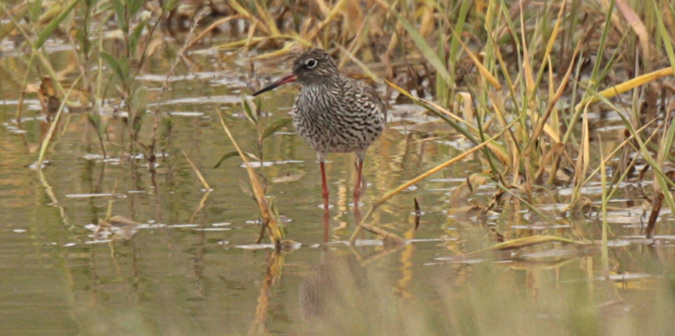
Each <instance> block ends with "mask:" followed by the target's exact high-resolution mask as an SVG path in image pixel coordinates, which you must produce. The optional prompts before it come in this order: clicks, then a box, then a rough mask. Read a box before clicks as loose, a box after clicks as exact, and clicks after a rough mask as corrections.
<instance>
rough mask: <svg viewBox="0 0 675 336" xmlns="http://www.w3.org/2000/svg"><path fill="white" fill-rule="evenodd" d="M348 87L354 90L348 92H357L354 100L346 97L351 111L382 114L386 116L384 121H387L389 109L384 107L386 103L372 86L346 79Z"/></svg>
mask: <svg viewBox="0 0 675 336" xmlns="http://www.w3.org/2000/svg"><path fill="white" fill-rule="evenodd" d="M346 81H347V83H346V87H352V88H354V90H346V91H347V92H355V97H353V98H354V99H349V98H350V97H345V99H346V100H347V102H348V103H349V104H350V105H353V106H350V109H351V110H354V111H356V110H360V111H362V112H364V113H382V114H384V120H385V122H386V121H387V109H386V108H385V106H384V103H383V102H382V100H381V99H380V96H379V95H378V94H377V91H376V90H375V88H373V87H372V86H371V85H370V84H367V83H365V82H362V81H358V80H355V79H352V78H347V79H346Z"/></svg>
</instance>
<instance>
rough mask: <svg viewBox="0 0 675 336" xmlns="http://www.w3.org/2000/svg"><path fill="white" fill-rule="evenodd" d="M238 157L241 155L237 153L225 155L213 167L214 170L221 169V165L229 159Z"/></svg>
mask: <svg viewBox="0 0 675 336" xmlns="http://www.w3.org/2000/svg"><path fill="white" fill-rule="evenodd" d="M238 155H239V153H237V151H232V152H229V153H225V155H223V156H221V157H220V160H218V163H216V165H215V166H213V168H214V169H215V168H218V167H220V165H221V164H222V163H223V162H224V161H225V160H227V159H229V158H232V157H235V156H238Z"/></svg>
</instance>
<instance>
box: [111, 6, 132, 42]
mask: <svg viewBox="0 0 675 336" xmlns="http://www.w3.org/2000/svg"><path fill="white" fill-rule="evenodd" d="M110 2H111V3H112V5H113V8H115V15H117V22H119V26H120V29H122V32H123V33H124V34H125V35H126V34H127V33H128V32H129V22H127V15H126V11H125V10H124V5H123V4H122V1H121V0H110Z"/></svg>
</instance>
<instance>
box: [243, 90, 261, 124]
mask: <svg viewBox="0 0 675 336" xmlns="http://www.w3.org/2000/svg"><path fill="white" fill-rule="evenodd" d="M241 105H242V107H243V108H244V113H245V114H246V118H247V119H248V120H249V121H250V122H252V123H254V124H256V125H257V124H258V119H256V118H255V115H254V114H253V110H254V109H255V105H253V103H252V102H251V101H250V100H248V98H246V97H244V96H241Z"/></svg>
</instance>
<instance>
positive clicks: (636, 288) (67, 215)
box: [0, 52, 675, 335]
mask: <svg viewBox="0 0 675 336" xmlns="http://www.w3.org/2000/svg"><path fill="white" fill-rule="evenodd" d="M59 56H60V57H65V56H64V54H63V53H62V52H57V53H55V57H56V59H57V60H58V57H59ZM13 57H14V56H12V57H5V58H0V67H3V68H5V69H10V70H11V71H17V72H18V73H21V72H20V71H19V70H17V69H16V65H15V63H14V61H15V59H14V58H13ZM205 57H206V56H205ZM201 61H202V63H203V64H205V65H206V64H210V65H211V67H213V68H209V69H205V70H204V71H203V72H200V73H196V74H194V76H183V77H180V80H175V81H172V82H171V84H170V85H171V86H170V91H169V92H168V93H167V94H166V95H164V96H162V95H161V91H160V90H159V88H160V87H161V84H162V82H163V73H165V72H163V71H167V65H166V64H153V66H151V67H150V68H151V69H153V70H152V71H153V73H152V74H146V75H144V76H143V77H142V78H141V83H142V84H143V85H144V86H145V87H146V90H147V100H148V103H149V107H150V108H151V109H152V108H154V104H156V103H157V102H159V105H160V106H161V113H163V114H170V115H171V116H172V119H173V122H174V125H173V132H172V133H171V134H170V135H169V134H167V133H166V132H162V133H161V136H160V143H159V151H160V153H162V154H163V155H162V157H161V158H160V159H159V165H158V167H157V169H156V170H155V171H154V172H153V171H151V170H149V169H148V168H147V162H146V161H145V160H144V159H143V157H142V156H140V157H138V158H136V159H134V158H131V157H129V154H128V153H127V152H126V149H127V148H128V147H127V145H126V138H125V135H123V133H122V131H121V130H122V129H123V127H122V125H121V123H122V122H121V120H120V119H119V118H115V117H114V116H112V115H111V114H110V113H104V114H103V115H104V119H105V120H106V122H107V123H108V125H109V126H108V136H109V137H110V139H109V140H106V142H105V143H106V151H107V154H108V157H106V158H104V157H103V156H102V152H101V150H100V147H99V144H98V140H97V138H96V136H95V132H94V130H93V128H91V126H90V125H89V124H88V121H87V118H86V115H85V114H83V113H81V112H79V113H69V114H66V115H65V116H64V119H63V124H62V125H63V126H62V128H61V129H59V130H58V131H57V136H56V139H55V141H53V147H52V148H51V149H50V150H49V151H48V154H47V160H48V161H49V164H48V165H47V166H46V167H45V168H44V169H42V170H33V169H30V168H28V166H29V165H30V164H32V163H33V162H35V160H36V157H37V151H38V150H39V145H38V143H39V139H40V130H41V123H42V121H41V120H40V119H36V118H33V117H34V116H37V115H39V109H40V105H39V103H38V102H37V101H35V100H34V97H33V96H30V95H29V96H28V98H29V99H30V100H29V101H28V104H27V105H26V106H27V107H28V108H29V109H30V110H29V111H28V112H27V113H26V116H28V118H25V119H24V121H23V123H22V125H21V127H19V126H18V125H17V124H16V123H15V122H14V114H15V111H16V108H17V99H18V90H19V87H17V85H18V84H17V83H16V82H11V81H3V82H1V84H0V92H2V93H0V123H1V124H2V126H1V127H0V158H1V160H0V202H1V203H0V207H1V211H0V269H1V273H2V277H0V293H1V294H0V297H1V299H0V311H1V312H2V313H1V314H0V316H1V317H0V323H1V324H2V326H3V333H6V334H49V335H58V334H64V335H68V334H85V335H130V334H133V335H184V334H185V335H192V334H200V335H210V334H246V333H263V332H270V333H282V334H285V333H300V334H306V333H311V334H323V333H332V334H345V333H350V331H354V330H359V331H360V332H361V333H363V334H412V333H420V334H424V333H446V334H448V333H450V334H452V333H462V334H466V333H469V334H495V333H497V334H503V333H501V332H499V331H502V330H509V332H507V334H533V335H534V334H541V333H542V332H546V331H550V330H558V331H560V334H577V333H576V331H578V330H577V329H575V328H579V327H580V326H582V327H584V328H587V329H585V330H588V331H590V332H593V331H600V330H604V331H603V333H607V334H625V335H630V334H634V333H636V332H638V331H640V332H644V333H645V334H661V332H663V331H665V330H668V329H666V328H669V327H672V323H673V322H672V321H671V319H670V318H668V316H672V313H673V310H674V309H673V305H672V303H673V302H674V301H673V296H672V294H673V283H674V282H673V273H672V271H673V264H674V263H673V261H674V259H675V230H674V228H675V227H674V226H673V220H672V216H671V215H670V213H669V211H668V208H667V207H666V206H664V209H663V212H662V219H661V220H660V221H659V223H658V229H657V236H656V240H655V241H653V243H654V244H650V243H652V241H645V239H644V235H643V234H642V230H643V227H642V224H641V221H646V218H645V217H644V215H643V207H642V202H643V200H642V197H641V196H640V193H641V192H642V191H648V190H649V188H651V184H650V183H649V182H643V183H642V185H641V186H638V185H637V184H635V183H627V184H626V185H624V186H622V187H621V189H620V191H619V194H618V195H617V196H615V198H616V199H619V201H613V202H612V203H611V204H610V205H611V207H612V208H610V214H609V215H610V216H609V217H610V218H609V222H610V224H611V226H612V235H611V236H610V240H611V244H610V245H611V248H610V255H609V257H610V265H609V266H610V271H611V275H612V276H611V277H610V278H609V279H605V278H604V277H602V276H601V275H602V274H601V272H600V270H601V260H600V250H599V248H598V247H592V246H590V247H589V246H580V247H577V246H574V245H571V246H567V247H565V246H563V245H561V244H552V243H550V244H547V245H542V246H534V247H530V248H523V249H518V250H515V251H513V250H512V251H503V252H499V253H494V254H493V253H488V254H475V255H474V254H467V253H469V252H471V251H476V250H479V249H481V248H486V247H490V246H493V245H495V244H496V243H497V241H498V240H499V239H500V236H504V237H503V238H504V239H513V238H518V237H526V236H530V235H555V236H561V237H568V238H577V239H578V240H579V241H582V240H598V239H599V237H600V225H599V222H598V221H596V220H595V215H596V211H597V205H598V204H599V198H600V193H601V189H600V184H599V182H597V181H594V182H591V183H590V184H589V185H588V188H586V189H584V190H583V193H584V195H585V196H586V197H588V198H589V200H591V204H592V206H591V207H590V208H589V209H588V211H587V215H586V216H583V215H578V216H572V215H568V214H560V213H558V214H556V209H557V210H560V209H562V208H564V207H565V206H566V204H567V203H566V202H568V201H569V195H570V191H571V189H569V188H567V187H562V188H560V189H559V190H556V191H555V192H554V193H553V194H546V193H544V194H541V195H538V196H537V197H538V200H539V201H540V204H539V206H538V207H539V208H540V209H542V211H544V212H545V213H546V214H547V215H549V216H552V217H553V218H555V220H556V223H555V224H553V223H549V222H547V221H545V220H542V219H541V218H539V216H537V215H534V214H533V213H532V212H530V211H528V210H527V209H526V208H525V207H524V206H522V204H521V205H519V206H516V205H515V204H514V202H513V201H508V202H505V203H504V205H503V206H501V207H498V208H496V209H494V211H491V212H489V213H487V214H485V215H480V214H479V213H478V211H475V209H472V205H473V204H474V203H472V202H479V203H481V204H487V203H489V201H490V200H491V198H492V196H493V194H494V193H495V191H496V189H495V188H494V186H492V185H489V184H486V185H482V186H480V187H478V188H476V190H475V192H474V193H473V194H472V195H471V196H470V198H471V200H472V201H469V196H468V195H469V194H468V192H467V191H466V189H462V188H461V187H460V186H461V185H462V183H464V181H465V179H466V178H467V177H468V176H470V175H471V174H475V173H479V172H481V170H482V167H483V166H482V164H481V162H480V158H479V157H478V156H475V157H470V158H469V159H467V160H464V161H463V162H461V163H459V164H456V165H453V166H450V167H449V168H446V169H444V170H442V171H441V172H439V173H437V174H436V175H434V176H433V177H432V178H431V179H429V180H426V181H423V182H421V183H419V184H418V185H415V186H414V187H411V188H409V189H408V190H406V191H404V192H403V193H402V194H401V195H399V196H397V197H395V198H394V199H392V200H391V201H389V202H387V203H386V204H385V205H383V206H382V207H380V208H379V209H378V210H377V211H376V212H375V214H374V216H373V217H372V219H373V223H374V224H375V225H377V226H379V227H381V228H384V229H386V230H388V231H390V232H393V233H396V234H398V235H400V236H402V237H405V238H406V239H410V240H411V243H409V244H406V245H403V246H384V245H382V244H381V243H380V241H379V240H376V239H373V238H374V237H373V236H371V235H369V234H366V235H363V236H362V237H361V240H359V244H357V247H349V246H348V245H347V244H346V240H347V239H348V238H349V237H350V235H351V233H352V231H353V228H354V216H353V214H352V211H353V204H352V200H351V192H352V188H353V185H354V182H355V179H356V172H355V170H354V164H353V159H354V158H353V156H350V155H331V156H329V158H328V159H329V163H328V165H327V171H328V177H329V188H330V192H331V199H330V200H331V206H332V208H331V209H330V211H331V212H330V215H331V216H330V230H329V233H328V238H329V239H328V242H326V241H324V229H323V224H322V213H323V210H322V209H321V204H322V201H321V192H320V190H321V186H320V179H319V168H318V164H317V162H316V158H315V154H314V153H313V151H312V150H311V149H310V148H309V146H308V145H306V144H305V143H304V142H303V141H302V140H301V139H300V138H299V137H298V136H297V135H296V134H294V132H293V131H292V129H291V128H288V129H283V131H282V132H279V133H277V134H276V135H274V136H272V137H270V138H268V139H267V140H266V141H265V142H264V146H263V152H264V163H263V164H262V167H258V168H256V169H257V171H259V172H260V173H262V174H263V175H264V176H265V178H266V180H267V182H268V185H269V186H268V194H269V199H270V200H271V201H272V202H273V203H274V205H275V208H276V209H277V210H278V212H279V215H280V218H281V219H282V223H283V226H284V229H285V231H286V236H287V238H288V239H291V240H293V241H296V242H298V243H300V244H301V245H299V248H298V249H296V250H294V251H292V252H289V253H282V254H278V253H275V252H273V250H272V249H270V248H269V245H267V244H266V243H267V242H268V241H267V240H264V241H263V243H264V244H258V245H256V244H254V243H255V240H256V238H257V237H258V234H259V232H260V220H259V219H260V216H259V211H258V207H257V205H256V203H255V201H254V200H253V198H252V196H251V195H250V191H249V190H248V189H249V188H250V187H249V183H248V177H247V174H246V170H245V169H244V168H243V166H242V164H241V160H240V159H239V158H238V157H234V158H230V159H228V160H226V161H224V163H223V164H222V165H221V166H220V167H219V168H217V169H214V168H213V166H214V165H215V164H216V162H218V160H219V158H220V157H221V156H222V155H223V154H225V153H227V152H230V151H232V150H233V149H234V148H233V146H232V144H231V143H230V141H229V140H228V139H227V137H226V135H225V133H224V132H223V129H222V127H221V126H220V123H219V118H218V114H217V111H216V108H215V107H216V106H217V107H218V108H219V109H220V110H222V111H223V112H224V115H225V120H226V123H227V124H228V125H229V127H230V128H231V129H232V130H233V133H234V136H235V138H236V139H237V141H238V142H239V143H240V145H242V146H243V147H244V150H245V151H247V152H254V153H255V152H256V151H257V149H256V145H255V143H256V141H257V133H256V130H255V128H254V127H253V126H252V125H251V123H249V122H248V121H247V120H246V119H245V117H244V114H243V112H242V109H241V107H240V94H241V93H242V92H248V90H247V89H246V86H245V85H246V84H245V83H246V80H245V78H244V79H242V77H240V76H235V75H234V74H236V73H238V70H237V69H236V68H235V69H234V70H233V69H221V68H218V66H217V65H213V64H215V63H214V62H211V61H210V60H209V59H206V58H202V59H201ZM12 69H14V70H12ZM295 92H296V90H295V89H294V88H293V87H290V86H289V87H285V88H284V89H281V90H277V91H275V92H272V93H270V94H268V95H267V96H266V97H265V98H263V99H262V104H263V105H262V106H263V110H264V111H265V112H266V113H267V115H266V116H265V118H264V120H265V121H264V122H265V123H267V124H269V123H271V122H273V121H274V120H277V119H279V118H282V117H285V116H287V112H288V110H289V108H290V106H291V103H292V100H293V97H294V94H295ZM110 103H111V104H112V102H110ZM392 111H395V112H392V113H394V114H393V115H392V116H391V119H390V120H393V122H391V123H390V124H389V127H388V129H387V131H386V132H385V134H384V135H383V137H382V138H381V140H380V141H378V142H377V144H375V145H374V146H373V147H372V148H371V150H370V151H369V152H368V155H367V159H366V165H365V168H364V176H365V179H366V180H367V182H368V187H367V189H366V193H365V195H364V196H363V197H362V201H363V202H364V204H362V205H361V210H362V212H363V211H364V210H367V209H368V207H369V206H368V204H370V203H371V202H372V201H374V200H375V199H376V198H377V197H379V196H380V195H382V194H383V193H384V192H386V191H388V190H391V189H393V188H395V187H397V186H398V185H400V184H402V183H404V182H406V181H408V180H410V179H411V178H413V177H415V176H417V175H419V174H420V173H422V172H424V171H426V170H428V169H430V168H432V167H434V166H436V165H438V164H439V163H442V162H444V161H446V160H448V159H450V158H452V157H454V156H456V155H458V154H460V153H461V152H463V151H464V150H466V149H467V148H470V147H471V146H470V144H469V143H467V142H466V141H464V140H463V139H462V138H461V137H460V136H459V135H457V134H455V133H454V132H452V131H450V130H449V129H448V128H447V127H445V126H443V124H439V123H432V124H427V123H428V122H435V120H434V119H433V118H430V117H426V116H424V115H423V114H422V113H421V112H420V109H419V108H417V107H414V106H409V105H402V106H398V107H397V108H395V109H392ZM145 119H146V121H145V124H144V127H145V128H144V131H143V134H144V136H143V140H142V142H143V143H145V144H147V143H149V139H150V136H149V134H151V130H152V127H151V125H152V116H151V115H147V116H146V118H145ZM594 120H596V121H595V122H597V125H603V127H610V126H607V120H611V122H610V123H614V124H613V125H617V124H616V120H613V119H612V118H603V117H601V116H594ZM606 131H607V132H610V129H609V128H607V129H606ZM604 140H605V141H604V142H605V143H606V144H607V147H608V148H611V147H612V146H615V145H616V144H617V143H618V142H617V141H615V140H612V139H611V138H610V139H609V140H608V139H604ZM181 151H185V153H186V154H187V155H188V156H189V158H190V160H192V162H193V163H194V164H195V165H196V166H197V167H198V169H199V170H200V171H201V173H202V174H203V175H204V177H205V179H206V181H207V182H208V183H209V184H210V186H211V188H212V190H205V189H204V187H203V186H202V184H201V183H200V182H199V180H198V179H197V177H196V175H195V173H194V172H193V170H192V168H191V167H190V165H189V164H188V162H187V160H186V159H185V156H184V155H183V154H182V152H181ZM607 152H608V151H605V153H607ZM141 153H144V151H143V150H141ZM146 154H147V152H146ZM130 160H135V165H132V164H131V163H130ZM132 166H135V167H132ZM257 166H260V164H257ZM592 166H593V165H592ZM636 190H637V191H638V192H636ZM413 198H417V199H418V201H419V202H420V204H421V208H422V211H423V215H422V217H421V220H420V226H419V229H417V230H415V229H414V226H415V216H414V206H413ZM111 201H112V202H113V203H112V215H114V216H121V217H123V218H126V219H129V220H131V221H133V223H131V224H126V225H125V224H119V225H118V226H113V227H112V228H110V227H106V226H105V225H104V226H99V219H101V218H105V217H106V214H107V211H108V207H109V205H110V202H111ZM594 206H595V207H594ZM495 232H498V234H497V233H495ZM577 311H578V312H577ZM571 312H572V313H571ZM532 321H536V323H532ZM645 322H648V323H646V324H647V326H646V327H644V329H640V327H639V326H640V325H642V324H643V323H645ZM617 323H619V324H618V325H619V327H617ZM504 328H508V329H504Z"/></svg>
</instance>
